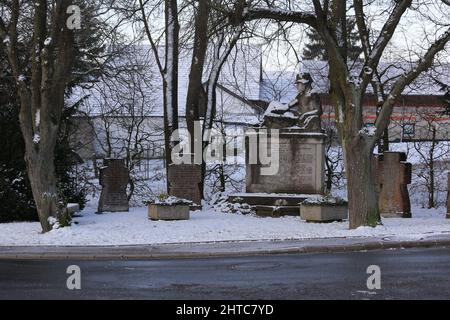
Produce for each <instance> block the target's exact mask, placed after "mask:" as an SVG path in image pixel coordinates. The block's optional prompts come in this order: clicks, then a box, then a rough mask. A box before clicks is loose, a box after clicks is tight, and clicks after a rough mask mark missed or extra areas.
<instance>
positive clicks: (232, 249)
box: [0, 237, 450, 261]
mask: <svg viewBox="0 0 450 320" xmlns="http://www.w3.org/2000/svg"><path fill="white" fill-rule="evenodd" d="M320 240H321V241H318V240H303V241H300V240H299V241H294V240H288V241H254V242H222V243H195V244H193V243H187V244H166V245H158V246H149V245H142V246H116V247H112V246H110V247H0V261H2V260H82V261H83V260H90V261H102V260H103V261H105V260H153V259H155V260H156V259H159V260H161V259H199V258H223V257H243V256H258V255H277V254H320V253H339V252H355V251H370V250H389V249H412V248H450V237H446V238H431V239H423V240H383V239H381V238H376V239H375V240H374V239H373V238H368V239H341V238H329V239H326V240H324V239H320ZM314 242H318V243H316V244H315V243H314ZM319 242H320V243H319ZM336 242H339V243H338V244H336ZM243 247H244V248H243ZM245 247H247V248H245ZM264 247H266V248H264ZM267 247H269V248H267ZM272 247H273V248H272Z"/></svg>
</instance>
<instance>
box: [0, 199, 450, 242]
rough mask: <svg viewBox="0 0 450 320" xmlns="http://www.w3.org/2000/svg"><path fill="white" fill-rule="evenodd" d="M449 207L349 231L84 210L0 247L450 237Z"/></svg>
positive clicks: (27, 229) (293, 221)
mask: <svg viewBox="0 0 450 320" xmlns="http://www.w3.org/2000/svg"><path fill="white" fill-rule="evenodd" d="M444 211H445V208H441V209H439V210H423V209H417V208H416V209H414V210H413V216H414V218H412V219H383V224H384V225H383V226H379V227H377V228H368V227H364V228H359V229H357V230H348V223H347V222H335V223H326V224H314V223H306V222H304V221H302V220H300V218H299V217H282V218H260V217H256V216H252V215H247V216H243V215H238V214H230V213H219V212H216V211H214V210H213V209H207V210H203V211H202V212H194V213H191V220H188V221H151V220H149V219H147V209H146V208H133V209H131V210H130V212H129V213H107V214H103V215H96V214H94V210H93V209H90V208H88V209H86V210H85V211H84V212H83V217H79V218H75V221H76V222H78V224H73V225H72V227H70V228H63V229H57V230H53V231H51V232H49V233H47V234H40V225H39V224H38V223H8V224H0V246H38V245H56V246H83V245H87V246H100V245H101V246H105V245H140V244H164V243H181V242H211V241H244V240H289V239H297V240H301V239H314V238H334V237H372V236H377V237H383V236H397V237H401V238H404V239H419V238H421V237H423V236H430V235H441V234H449V235H450V219H445V213H444Z"/></svg>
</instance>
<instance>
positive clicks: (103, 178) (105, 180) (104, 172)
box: [98, 159, 130, 212]
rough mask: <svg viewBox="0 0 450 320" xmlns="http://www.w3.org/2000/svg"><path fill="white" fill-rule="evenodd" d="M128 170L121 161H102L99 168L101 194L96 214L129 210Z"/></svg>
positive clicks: (123, 161)
mask: <svg viewBox="0 0 450 320" xmlns="http://www.w3.org/2000/svg"><path fill="white" fill-rule="evenodd" d="M128 182H129V173H128V169H127V167H126V166H125V160H123V159H104V160H103V167H102V168H100V185H101V186H102V193H101V195H100V201H99V203H98V212H106V211H108V212H120V211H128V210H129V209H130V207H129V204H128V197H127V186H128Z"/></svg>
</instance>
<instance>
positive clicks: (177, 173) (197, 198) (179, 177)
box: [168, 164, 202, 210]
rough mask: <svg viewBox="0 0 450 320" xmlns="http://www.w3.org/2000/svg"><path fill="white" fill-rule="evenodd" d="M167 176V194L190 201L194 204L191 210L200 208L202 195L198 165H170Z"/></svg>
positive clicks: (199, 167) (200, 174)
mask: <svg viewBox="0 0 450 320" xmlns="http://www.w3.org/2000/svg"><path fill="white" fill-rule="evenodd" d="M168 175H169V176H168V178H169V181H170V183H169V194H170V195H171V196H175V197H178V198H182V199H186V200H190V201H192V202H193V203H194V205H193V206H191V209H192V210H195V209H199V208H201V207H200V205H201V203H202V195H201V193H200V187H199V186H200V183H201V181H202V171H201V166H200V165H198V164H171V165H170V166H169V170H168Z"/></svg>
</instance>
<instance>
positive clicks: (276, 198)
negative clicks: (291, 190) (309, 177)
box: [228, 192, 320, 207]
mask: <svg viewBox="0 0 450 320" xmlns="http://www.w3.org/2000/svg"><path fill="white" fill-rule="evenodd" d="M317 196H320V195H319V194H286V193H250V192H242V193H233V194H230V195H229V197H228V200H229V201H234V200H235V199H236V198H242V199H243V202H245V203H247V204H249V205H252V206H256V205H260V206H278V207H282V206H299V205H300V202H302V201H304V200H305V199H308V198H310V197H317Z"/></svg>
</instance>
